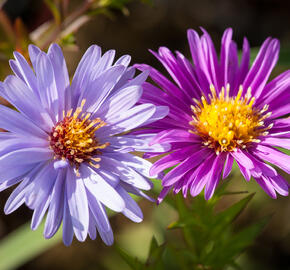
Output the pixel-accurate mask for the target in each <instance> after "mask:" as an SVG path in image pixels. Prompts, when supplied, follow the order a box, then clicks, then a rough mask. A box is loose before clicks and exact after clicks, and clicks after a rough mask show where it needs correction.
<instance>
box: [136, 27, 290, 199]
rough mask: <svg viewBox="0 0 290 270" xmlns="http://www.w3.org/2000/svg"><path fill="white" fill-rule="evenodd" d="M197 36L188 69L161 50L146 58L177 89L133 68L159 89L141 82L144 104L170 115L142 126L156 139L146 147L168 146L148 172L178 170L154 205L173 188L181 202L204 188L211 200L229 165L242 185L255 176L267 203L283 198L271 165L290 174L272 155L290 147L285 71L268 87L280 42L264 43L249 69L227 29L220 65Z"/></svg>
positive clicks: (287, 164) (283, 185)
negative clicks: (155, 63) (160, 67)
mask: <svg viewBox="0 0 290 270" xmlns="http://www.w3.org/2000/svg"><path fill="white" fill-rule="evenodd" d="M202 31H203V35H202V36H201V37H200V36H199V35H198V34H197V32H195V31H194V30H188V41H189V46H190V50H191V55H192V58H193V64H192V63H190V61H189V60H188V59H186V58H185V57H184V56H183V55H182V54H181V53H180V52H176V55H174V54H173V53H172V52H171V51H170V50H169V49H167V48H165V47H161V48H160V49H159V51H158V53H156V52H153V51H151V52H152V54H153V55H154V56H155V57H156V58H157V59H158V60H159V61H160V62H161V63H162V65H163V66H164V67H165V69H166V70H167V71H168V73H169V74H170V76H171V77H172V79H173V81H174V82H172V81H170V80H168V79H167V78H165V77H164V76H163V75H162V74H161V73H160V72H159V71H157V70H156V69H154V68H152V67H150V66H148V65H137V67H138V68H139V69H140V70H142V71H145V70H149V71H150V77H151V78H152V80H153V81H154V82H155V83H156V84H157V85H158V86H159V87H160V88H161V89H160V88H158V87H157V86H153V85H151V84H149V83H146V82H145V83H144V84H143V88H144V92H143V96H142V99H141V102H144V103H145V102H150V103H153V104H155V105H161V106H169V108H170V112H169V114H168V116H167V117H165V118H164V119H162V120H160V121H157V122H155V123H151V124H149V125H147V127H148V128H149V129H148V132H154V133H156V132H158V133H159V134H158V135H157V136H156V137H155V138H154V139H153V141H152V142H151V144H154V143H171V144H172V149H171V150H170V154H169V155H167V156H165V157H163V158H161V159H160V160H158V161H157V162H156V163H155V164H154V166H153V167H152V169H151V173H152V174H158V173H160V172H161V171H163V170H164V169H166V168H169V167H172V166H175V165H177V166H176V167H175V168H174V169H172V170H171V171H170V172H169V173H168V174H167V175H166V176H165V177H164V178H163V180H162V185H163V187H164V188H163V190H162V192H161V194H160V196H159V202H161V201H162V199H163V198H164V197H165V196H166V194H167V193H168V192H169V191H170V190H171V189H173V192H174V193H175V194H176V193H178V192H179V191H180V190H182V192H183V195H184V196H186V195H187V193H188V192H190V194H191V195H192V196H196V195H198V194H199V193H200V192H201V191H202V190H203V189H204V195H205V198H206V199H210V198H211V197H212V195H213V193H214V190H215V188H216V186H217V184H218V182H219V181H220V177H221V175H222V176H223V178H226V177H227V176H228V175H229V173H230V172H231V169H232V164H233V161H234V160H235V161H236V162H237V164H238V166H239V168H240V171H241V173H242V174H243V176H244V177H245V179H246V180H247V181H249V180H250V178H251V177H253V178H254V179H255V180H256V181H257V182H258V184H259V185H260V186H261V187H262V188H263V189H264V190H265V192H266V193H267V194H269V195H270V196H271V197H273V198H276V192H278V193H279V194H281V195H283V196H286V195H288V183H287V182H286V181H285V180H284V179H283V178H282V176H281V175H279V174H278V173H277V171H276V170H275V169H274V168H273V167H272V166H270V165H268V162H269V163H272V164H274V165H276V166H277V167H279V168H281V169H282V170H284V171H285V172H287V173H289V172H290V161H289V156H288V155H286V154H284V153H282V152H281V151H279V150H278V149H276V147H281V148H286V149H289V148H290V118H289V117H288V118H281V117H282V116H284V115H286V114H288V113H289V112H290V104H289V100H290V71H289V70H288V71H286V72H284V73H282V74H281V75H279V76H278V77H276V78H275V79H273V80H272V81H271V82H269V83H267V81H268V79H269V75H270V73H271V71H272V69H273V68H274V66H275V64H276V62H277V60H278V55H279V41H278V40H277V39H272V38H268V39H266V40H265V42H264V43H263V45H262V47H261V49H260V51H259V53H258V55H257V57H256V59H255V61H254V63H253V64H252V66H251V67H249V63H250V48H249V44H248V41H247V39H246V38H245V39H244V44H243V51H242V57H241V60H240V62H239V59H238V51H237V45H236V43H235V42H234V41H232V29H227V30H226V31H225V32H224V35H223V37H222V42H221V52H220V57H219V58H218V56H217V52H216V50H215V48H214V45H213V42H212V40H211V38H210V36H209V35H208V33H207V32H206V31H205V30H204V29H202ZM154 155H156V153H155V154H150V153H148V154H147V155H146V156H147V157H150V156H154Z"/></svg>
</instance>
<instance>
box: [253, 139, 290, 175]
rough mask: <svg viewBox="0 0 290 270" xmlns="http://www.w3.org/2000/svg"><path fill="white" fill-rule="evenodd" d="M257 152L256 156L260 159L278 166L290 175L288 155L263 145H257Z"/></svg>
mask: <svg viewBox="0 0 290 270" xmlns="http://www.w3.org/2000/svg"><path fill="white" fill-rule="evenodd" d="M256 150H257V152H256V155H257V156H258V157H260V158H261V159H264V160H266V161H268V162H270V163H272V164H274V165H276V166H278V167H279V168H281V169H282V170H284V171H285V172H287V173H290V162H289V156H288V155H286V154H284V153H282V152H280V151H278V150H276V149H274V148H272V147H268V146H264V145H261V144H258V145H257V147H256Z"/></svg>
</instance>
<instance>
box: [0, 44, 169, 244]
mask: <svg viewBox="0 0 290 270" xmlns="http://www.w3.org/2000/svg"><path fill="white" fill-rule="evenodd" d="M114 54H115V52H114V51H113V50H110V51H107V52H106V53H105V54H103V55H101V49H100V47H98V46H91V47H90V48H89V49H88V50H87V52H86V53H85V55H84V56H83V58H82V60H81V62H80V63H79V65H78V67H77V70H76V72H75V74H74V77H73V79H72V82H71V84H70V82H69V76H68V72H67V68H66V63H65V60H64V57H63V54H62V51H61V49H60V47H59V46H58V45H56V44H53V45H51V46H50V48H49V50H48V52H47V54H46V53H44V52H42V51H41V50H40V49H38V48H37V47H35V46H30V47H29V55H30V61H31V63H32V66H33V69H32V68H31V67H30V66H29V65H28V63H27V62H26V60H25V59H24V57H23V56H22V55H21V54H19V53H17V52H15V53H14V56H15V60H11V61H10V65H11V68H12V70H13V71H14V73H15V75H11V76H8V77H7V78H6V80H5V81H4V83H1V84H0V90H1V92H0V93H1V96H2V97H4V98H5V99H7V100H8V101H9V102H10V103H11V104H12V105H14V106H15V108H16V109H17V110H18V111H19V112H17V111H15V110H12V109H9V108H8V107H5V106H0V111H1V119H0V127H1V128H3V129H5V130H6V131H7V132H1V133H0V143H1V149H0V154H1V157H0V191H1V190H4V189H6V188H8V187H10V186H12V185H15V184H17V183H20V184H19V185H18V186H17V187H16V188H15V189H14V191H13V192H12V194H11V196H10V197H9V199H8V201H7V203H6V205H5V213H6V214H9V213H11V212H13V211H14V210H16V209H17V208H18V207H19V206H21V205H22V204H23V203H24V204H26V205H27V206H28V207H29V208H31V209H32V210H33V217H32V223H31V227H32V229H36V228H37V227H38V225H39V224H40V222H41V220H42V219H43V217H44V215H45V214H46V213H47V217H46V222H45V227H44V236H45V237H46V238H50V237H52V236H53V235H54V234H55V233H56V231H57V230H58V229H59V227H60V225H61V223H63V241H64V243H65V244H66V245H69V244H70V243H71V241H72V239H73V236H74V234H75V236H76V238H77V239H78V240H79V241H84V240H85V239H86V237H87V235H88V234H89V236H90V237H91V238H92V239H94V238H96V234H97V232H96V230H97V231H98V232H99V234H100V236H101V238H102V239H103V241H104V242H105V243H106V244H107V245H111V244H112V243H113V233H112V229H111V226H110V223H109V221H108V217H107V214H106V209H105V207H108V208H110V209H112V210H114V211H116V212H122V213H123V214H124V215H125V216H126V217H128V218H129V219H131V220H132V221H134V222H140V221H142V218H143V217H142V212H141V210H140V208H139V206H138V205H137V203H136V202H135V201H134V200H133V199H132V198H131V197H130V195H129V194H128V193H132V194H135V195H139V196H142V197H145V198H147V199H151V198H150V197H148V196H147V195H146V194H144V193H143V192H142V191H141V190H148V189H150V188H151V186H152V184H151V182H150V181H149V180H148V178H147V177H149V169H150V167H151V163H149V162H148V161H146V160H144V159H142V158H140V157H138V156H134V155H132V154H130V153H129V152H131V151H157V152H158V151H163V150H168V149H169V146H168V145H166V144H162V145H160V144H157V145H154V146H149V144H148V143H149V141H150V140H151V139H152V136H154V134H146V135H132V134H131V135H128V131H130V130H131V129H134V128H137V127H141V126H143V125H145V124H150V123H151V122H153V121H156V120H159V119H161V118H162V117H164V116H165V115H166V114H167V113H168V108H167V107H165V106H155V105H153V104H150V103H147V104H141V105H136V103H137V102H138V101H139V99H140V97H141V95H142V86H141V84H142V83H143V82H144V81H145V80H146V78H147V76H148V72H143V73H141V74H140V75H138V76H137V77H134V74H135V71H134V68H132V67H128V65H129V62H130V57H129V56H128V55H125V56H123V57H121V58H119V59H118V60H117V61H116V62H115V63H113V61H114Z"/></svg>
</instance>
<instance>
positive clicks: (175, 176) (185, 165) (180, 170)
mask: <svg viewBox="0 0 290 270" xmlns="http://www.w3.org/2000/svg"><path fill="white" fill-rule="evenodd" d="M210 152H211V151H210V150H209V149H208V148H203V149H201V150H199V151H198V152H196V153H194V154H192V155H191V156H189V157H188V158H187V159H185V160H184V161H183V162H182V163H180V164H179V165H178V166H177V167H176V168H174V169H173V170H171V171H170V172H169V173H167V174H166V175H165V177H164V178H163V180H162V185H163V186H164V187H168V186H171V185H173V184H174V183H176V182H177V181H178V180H179V179H180V178H181V177H182V176H183V175H185V174H186V173H187V172H188V171H189V170H190V169H193V168H194V167H196V166H198V165H199V164H200V163H201V162H203V160H204V159H206V158H207V157H208V155H209V154H210Z"/></svg>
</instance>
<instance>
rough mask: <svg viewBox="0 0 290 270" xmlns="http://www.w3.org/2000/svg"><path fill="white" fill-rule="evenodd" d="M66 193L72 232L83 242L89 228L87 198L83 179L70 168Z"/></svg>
mask: <svg viewBox="0 0 290 270" xmlns="http://www.w3.org/2000/svg"><path fill="white" fill-rule="evenodd" d="M66 195H67V202H68V206H69V211H70V215H71V221H72V225H73V230H74V233H75V235H76V238H77V239H78V240H79V241H81V242H83V241H85V239H86V237H87V234H88V229H89V208H88V200H87V194H86V189H85V186H84V183H83V179H82V178H77V177H76V176H75V174H74V173H73V171H72V170H71V169H68V170H67V177H66Z"/></svg>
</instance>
